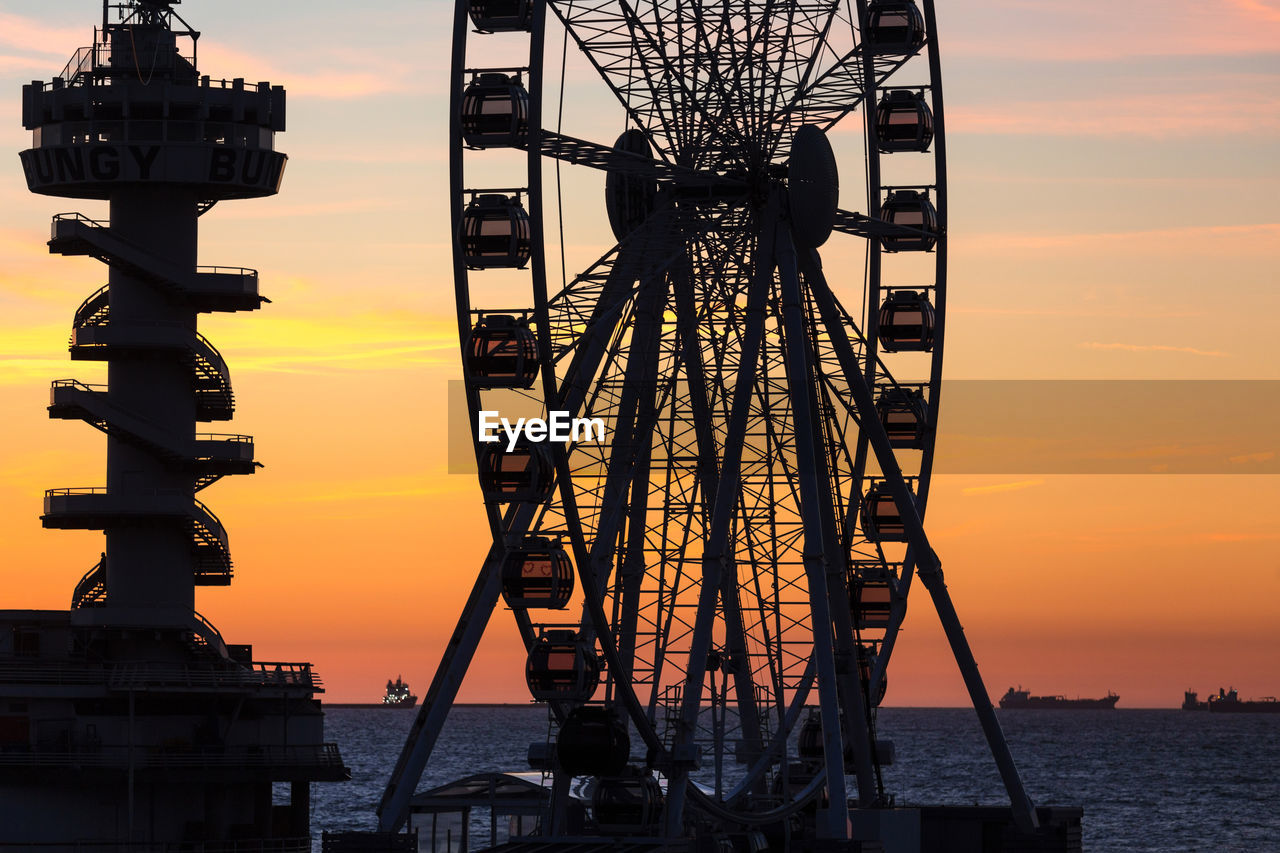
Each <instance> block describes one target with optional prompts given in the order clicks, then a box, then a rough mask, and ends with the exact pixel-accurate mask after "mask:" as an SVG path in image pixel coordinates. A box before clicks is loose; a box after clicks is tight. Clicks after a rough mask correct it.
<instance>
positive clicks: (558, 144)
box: [538, 130, 748, 195]
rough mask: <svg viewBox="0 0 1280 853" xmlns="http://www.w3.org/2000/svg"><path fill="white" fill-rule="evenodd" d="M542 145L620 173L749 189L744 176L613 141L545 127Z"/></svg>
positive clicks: (569, 159)
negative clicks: (623, 146)
mask: <svg viewBox="0 0 1280 853" xmlns="http://www.w3.org/2000/svg"><path fill="white" fill-rule="evenodd" d="M645 133H646V136H648V137H649V138H650V140H652V136H651V135H650V134H648V132H647V131H645ZM538 148H539V150H540V151H541V152H542V155H543V156H545V157H551V158H552V159H555V160H560V161H562V162H565V163H571V164H573V165H575V166H588V167H590V168H592V169H599V170H601V171H605V172H611V173H615V174H620V175H627V176H633V177H639V178H652V179H654V180H656V181H659V182H662V183H679V184H680V186H682V187H697V186H704V187H708V188H711V187H715V188H717V189H719V190H721V191H723V190H725V189H729V190H732V189H733V188H740V189H741V191H742V193H743V194H744V195H745V194H746V193H747V191H748V187H747V184H746V182H745V181H742V180H738V179H735V178H728V177H725V176H723V175H718V174H716V173H714V172H708V171H702V170H699V169H694V168H690V167H688V166H683V165H679V164H673V163H667V162H665V161H663V160H655V159H652V158H650V157H646V156H644V155H643V154H635V153H632V152H629V151H620V150H618V149H617V148H615V147H614V146H612V145H602V144H601V143H599V142H590V141H588V140H585V139H577V138H575V137H572V136H566V135H565V134H562V133H555V132H553V131H550V130H544V131H542V132H541V133H540V134H538Z"/></svg>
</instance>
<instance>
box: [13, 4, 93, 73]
mask: <svg viewBox="0 0 1280 853" xmlns="http://www.w3.org/2000/svg"><path fill="white" fill-rule="evenodd" d="M92 40H93V34H92V31H91V30H90V29H88V28H86V27H51V26H49V25H47V24H42V23H40V22H39V21H37V20H35V19H34V18H28V17H25V16H23V15H14V14H11V13H8V12H0V48H4V49H7V50H17V51H18V52H20V53H23V54H37V55H40V56H43V57H45V58H50V57H61V58H62V61H63V62H64V63H65V62H66V60H68V59H70V58H71V54H73V53H75V51H76V48H77V47H79V46H81V45H85V44H87V43H88V42H90V41H92ZM59 70H61V67H59Z"/></svg>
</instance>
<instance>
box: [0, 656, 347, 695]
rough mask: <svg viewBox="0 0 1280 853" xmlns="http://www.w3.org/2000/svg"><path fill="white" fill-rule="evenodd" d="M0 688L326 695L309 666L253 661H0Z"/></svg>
mask: <svg viewBox="0 0 1280 853" xmlns="http://www.w3.org/2000/svg"><path fill="white" fill-rule="evenodd" d="M0 683H9V684H65V685H95V684H97V685H103V686H105V687H107V688H108V689H111V690H134V689H146V688H153V687H174V688H248V689H266V688H304V689H308V690H315V691H316V692H323V691H324V687H323V685H324V681H323V680H322V679H321V678H320V675H319V674H318V673H317V672H316V671H315V670H314V669H312V668H311V664H310V663H283V662H282V663H275V662H258V661H255V662H254V663H252V664H249V665H247V666H245V665H241V666H237V667H235V668H234V669H222V670H219V669H204V668H196V667H191V666H185V665H182V664H150V663H134V664H117V665H115V666H88V665H85V664H72V663H58V662H54V661H49V660H45V659H42V658H37V657H31V658H25V657H5V658H0Z"/></svg>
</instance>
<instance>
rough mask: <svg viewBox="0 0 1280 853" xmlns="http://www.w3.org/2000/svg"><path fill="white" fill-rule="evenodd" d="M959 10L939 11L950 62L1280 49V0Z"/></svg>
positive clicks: (1152, 0)
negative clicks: (1279, 3) (952, 59)
mask: <svg viewBox="0 0 1280 853" xmlns="http://www.w3.org/2000/svg"><path fill="white" fill-rule="evenodd" d="M953 8H954V9H955V12H954V17H949V15H950V14H951V13H950V12H948V11H946V10H940V17H942V18H943V20H942V22H941V23H940V25H939V29H940V30H941V31H942V33H943V41H942V50H943V52H944V55H947V56H957V55H965V56H979V57H984V58H990V57H1000V58H1011V59H1022V60H1031V61H1033V62H1057V61H1070V62H1081V61H1097V60H1105V59H1129V58H1132V57H1142V56H1211V55H1231V54H1247V53H1270V52H1273V51H1274V50H1275V49H1276V45H1277V44H1280V11H1278V10H1277V8H1276V2H1275V0H1227V2H1226V3H1214V4H1206V3H1203V2H1200V0H1130V2H1128V3H1124V4H1112V3H1081V2H1079V0H977V1H976V2H973V3H970V4H965V5H964V6H963V7H953ZM993 34H999V35H1000V36H1001V37H1000V38H993Z"/></svg>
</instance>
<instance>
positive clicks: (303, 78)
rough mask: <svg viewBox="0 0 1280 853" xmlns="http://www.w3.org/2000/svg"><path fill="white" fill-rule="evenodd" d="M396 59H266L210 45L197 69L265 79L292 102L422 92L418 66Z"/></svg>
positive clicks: (349, 55)
mask: <svg viewBox="0 0 1280 853" xmlns="http://www.w3.org/2000/svg"><path fill="white" fill-rule="evenodd" d="M398 55H399V54H394V53H393V54H390V55H389V54H385V53H384V54H377V53H367V54H355V53H353V52H351V51H342V50H333V49H330V50H325V51H321V52H319V53H310V54H307V55H306V56H305V57H303V56H298V57H296V59H295V58H293V57H290V56H288V55H277V56H275V57H273V58H271V59H268V58H266V57H264V56H261V55H258V54H254V53H249V52H246V51H242V50H236V49H234V48H230V47H227V46H226V45H225V44H217V43H215V44H211V45H210V46H208V47H204V46H203V45H202V46H201V49H200V70H201V72H202V73H205V74H210V75H211V76H215V75H214V72H216V73H217V74H227V73H230V74H232V75H233V76H235V77H244V78H245V79H246V80H253V81H259V80H267V81H270V82H272V83H275V84H280V85H283V86H284V87H285V88H286V90H287V91H288V93H289V97H291V98H326V99H337V100H349V99H352V98H363V97H368V96H371V95H385V94H392V93H405V92H413V93H416V94H423V93H425V92H426V91H427V88H426V87H425V86H424V85H423V83H422V79H423V75H422V73H421V72H422V69H421V67H420V66H419V65H417V64H415V63H413V62H410V61H407V60H401V59H396V58H395V57H396V56H398ZM276 61H278V62H279V65H277V64H276Z"/></svg>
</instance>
